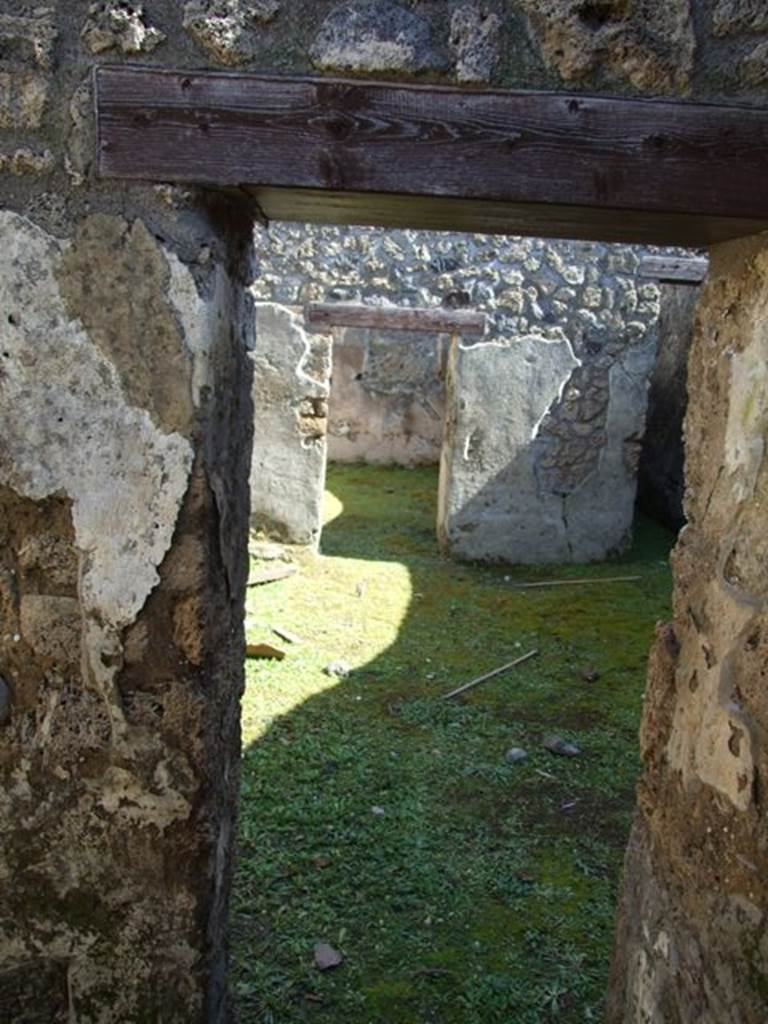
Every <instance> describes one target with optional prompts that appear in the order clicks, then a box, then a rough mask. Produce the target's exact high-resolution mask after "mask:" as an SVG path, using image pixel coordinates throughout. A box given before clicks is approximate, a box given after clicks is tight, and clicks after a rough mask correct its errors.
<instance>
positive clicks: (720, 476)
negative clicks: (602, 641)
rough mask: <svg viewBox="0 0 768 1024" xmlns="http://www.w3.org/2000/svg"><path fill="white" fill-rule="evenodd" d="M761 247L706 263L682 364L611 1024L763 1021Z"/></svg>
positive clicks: (765, 624)
mask: <svg viewBox="0 0 768 1024" xmlns="http://www.w3.org/2000/svg"><path fill="white" fill-rule="evenodd" d="M766 323H768V236H766V235H762V236H759V237H757V238H755V239H751V240H746V241H741V242H734V243H729V244H727V245H721V246H718V247H715V248H714V249H713V251H712V262H711V266H710V276H709V280H708V282H707V284H706V285H705V288H704V293H703V296H702V300H701V305H700V307H699V310H698V315H697V325H696V330H695V335H694V341H693V347H692V349H691V357H690V363H689V395H690V401H689V405H688V412H687V415H686V420H685V439H686V447H687V464H686V483H687V488H686V498H685V512H686V516H687V519H688V523H687V525H686V526H685V527H684V529H683V531H682V532H681V534H680V539H679V541H678V545H677V549H676V551H675V556H674V567H675V592H674V619H673V621H672V622H671V623H670V624H669V625H667V626H663V627H660V629H659V634H658V637H657V640H656V645H655V647H654V650H653V652H652V656H651V663H650V671H649V677H648V691H647V695H646V703H645V713H644V718H643V725H642V732H641V748H642V756H643V761H644V765H645V771H644V775H643V778H642V781H641V783H640V787H639V791H638V811H637V818H636V822H635V826H634V831H633V835H632V841H631V843H630V847H629V852H628V855H627V867H626V880H625V886H624V898H623V905H622V907H621V914H620V920H619V926H618V942H617V953H616V961H615V966H614V978H613V986H612V993H611V1009H610V1013H609V1020H610V1021H611V1022H615V1024H635V1022H637V1024H657V1022H658V1024H666V1022H667V1021H676V1022H679V1024H689V1022H690V1024H693V1022H694V1021H695V1022H697V1024H701V1022H706V1024H762V1022H763V1021H765V1019H766V1008H767V1007H768V938H767V936H768V932H767V931H766V914H767V913H768V881H767V880H768V846H767V845H766V830H765V786H766V779H767V778H768V749H766V745H765V742H764V736H765V729H766V722H768V693H767V691H766V686H765V673H766V659H767V657H768V647H767V646H766V641H767V640H768V614H767V612H766V609H767V608H768V603H767V602H768V576H767V575H766V565H767V564H768V561H767V558H768V540H767V535H766V529H765V508H766V501H767V500H768V460H766V457H765V455H766V453H765V438H766V432H767V431H768V375H767V374H766V365H768V331H767V330H766Z"/></svg>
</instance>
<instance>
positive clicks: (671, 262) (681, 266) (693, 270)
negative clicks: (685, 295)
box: [638, 256, 709, 284]
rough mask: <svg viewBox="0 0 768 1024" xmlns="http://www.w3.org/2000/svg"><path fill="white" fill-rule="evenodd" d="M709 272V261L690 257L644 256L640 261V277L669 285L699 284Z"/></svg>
mask: <svg viewBox="0 0 768 1024" xmlns="http://www.w3.org/2000/svg"><path fill="white" fill-rule="evenodd" d="M708 271H709V260H708V259H706V258H705V257H703V256H701V257H691V256H687V257H684V256H644V257H643V259H641V260H640V266H639V268H638V274H639V276H640V277H649V278H653V279H654V280H656V281H664V282H667V283H671V284H701V282H702V281H703V280H704V278H705V277H706V276H707V273H708Z"/></svg>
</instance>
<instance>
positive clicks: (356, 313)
mask: <svg viewBox="0 0 768 1024" xmlns="http://www.w3.org/2000/svg"><path fill="white" fill-rule="evenodd" d="M307 320H308V321H309V323H310V324H313V325H314V326H316V327H372V328H379V329H381V330H388V331H427V332H429V333H431V334H485V313H476V312H473V311H472V310H467V309H443V308H426V309H422V308H418V307H407V306H362V305H357V304H355V303H350V302H312V303H310V304H309V306H308V307H307Z"/></svg>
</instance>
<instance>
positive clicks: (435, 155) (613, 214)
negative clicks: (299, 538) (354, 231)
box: [95, 67, 768, 245]
mask: <svg viewBox="0 0 768 1024" xmlns="http://www.w3.org/2000/svg"><path fill="white" fill-rule="evenodd" d="M95 76H96V110H97V122H98V169H99V173H100V174H101V175H102V176H103V177H106V178H126V179H143V180H149V181H172V182H186V183H199V184H202V185H207V186H237V187H244V188H247V189H249V190H251V191H252V192H253V193H254V194H255V195H256V197H257V199H258V200H259V201H260V202H261V201H262V200H263V201H264V202H263V206H264V209H265V212H266V213H267V215H268V216H269V215H270V210H269V206H270V203H273V204H274V205H275V206H277V207H278V208H280V209H281V210H282V211H283V213H285V211H286V210H287V213H288V215H289V216H291V211H292V208H293V202H294V200H296V201H297V202H299V205H302V202H303V210H304V214H303V215H304V216H305V217H307V218H308V219H318V220H319V219H322V212H321V208H322V205H323V201H324V198H325V197H326V196H328V195H329V194H333V195H335V196H337V197H338V196H340V197H341V202H340V203H339V204H338V205H339V206H349V204H350V203H351V204H352V206H353V207H354V209H355V213H354V216H355V217H356V218H363V219H362V222H363V223H365V222H367V223H370V224H378V223H384V222H385V221H386V218H387V216H391V214H390V213H389V212H388V211H389V210H390V207H389V205H388V204H389V201H391V200H395V201H397V202H399V203H400V204H401V213H403V215H404V216H405V217H406V219H410V218H413V219H418V216H419V214H420V208H421V205H422V201H423V202H427V203H428V204H429V206H430V210H431V213H430V217H431V218H432V221H433V222H434V223H435V226H437V227H444V228H447V229H452V228H455V227H456V225H457V223H458V222H461V224H462V228H463V229H465V230H487V228H486V227H483V226H481V225H486V224H487V223H488V222H489V220H491V221H494V222H495V223H496V224H497V225H498V230H500V231H508V232H517V231H520V233H526V234H538V235H545V236H546V235H552V236H555V235H560V236H562V235H564V234H566V232H567V234H568V235H570V237H575V238H606V239H610V240H615V239H618V238H621V239H626V240H643V241H657V242H676V243H683V244H691V245H698V244H707V243H708V242H714V241H720V240H724V239H726V238H732V237H737V236H738V235H743V234H750V233H754V232H757V231H761V230H767V229H768V190H766V189H765V188H764V187H763V185H764V182H765V180H766V176H767V175H768V111H766V110H761V109H758V108H743V107H726V106H713V105H702V104H693V103H680V102H669V101H648V100H645V101H644V100H628V99H610V98H605V97H589V96H581V95H578V96H576V95H568V94H559V93H523V92H501V91H468V90H462V89H453V88H444V87H435V86H404V85H394V84H384V83H374V82H365V81H359V80H349V81H347V80H339V79H333V78H301V79H297V78H281V77H264V76H257V75H245V74H227V73H215V72H184V71H163V70H157V69H149V68H135V67H134V68H130V67H116V68H110V67H100V68H98V69H96V72H95ZM312 194H314V196H315V199H314V202H308V201H307V197H308V195H312ZM489 211H490V212H491V213H492V215H491V216H490V217H489V216H487V214H488V213H489ZM351 217H352V214H350V218H351ZM291 219H298V217H296V216H291ZM357 222H358V223H359V222H361V221H360V220H359V219H358V220H357Z"/></svg>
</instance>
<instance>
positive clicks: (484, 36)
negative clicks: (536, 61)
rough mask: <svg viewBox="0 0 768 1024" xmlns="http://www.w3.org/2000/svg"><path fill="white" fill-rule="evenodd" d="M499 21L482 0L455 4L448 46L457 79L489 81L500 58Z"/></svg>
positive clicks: (462, 80) (463, 80)
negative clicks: (451, 52) (459, 4)
mask: <svg viewBox="0 0 768 1024" xmlns="http://www.w3.org/2000/svg"><path fill="white" fill-rule="evenodd" d="M501 29H502V22H501V19H500V18H499V16H498V14H495V13H494V12H493V11H490V10H487V9H485V7H484V6H483V5H482V4H477V3H471V4H463V5H462V6H461V7H457V8H456V10H455V11H454V12H453V14H452V15H451V35H450V45H451V49H452V50H453V52H454V53H455V55H456V78H457V79H458V80H459V81H460V82H488V81H490V79H491V77H492V75H493V70H494V68H495V66H496V64H497V62H498V60H499V56H500V51H501Z"/></svg>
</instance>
